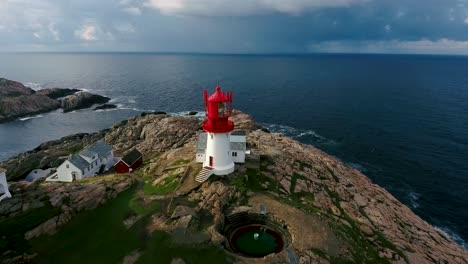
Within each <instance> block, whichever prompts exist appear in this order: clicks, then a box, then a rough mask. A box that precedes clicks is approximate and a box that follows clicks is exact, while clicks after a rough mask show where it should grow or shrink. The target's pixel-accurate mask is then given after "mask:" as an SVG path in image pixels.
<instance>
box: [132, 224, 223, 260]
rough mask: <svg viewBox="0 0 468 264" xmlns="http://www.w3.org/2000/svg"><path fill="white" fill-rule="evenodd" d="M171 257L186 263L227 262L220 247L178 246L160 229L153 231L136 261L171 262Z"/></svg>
mask: <svg viewBox="0 0 468 264" xmlns="http://www.w3.org/2000/svg"><path fill="white" fill-rule="evenodd" d="M173 258H182V259H183V260H184V261H185V263H187V264H197V263H200V264H205V263H216V264H223V263H229V262H228V261H227V259H226V255H225V253H224V251H223V250H222V249H219V248H216V247H208V246H178V245H176V244H173V243H172V241H171V239H170V236H169V235H168V234H167V233H165V232H162V231H155V232H154V233H153V234H152V236H151V237H150V238H149V239H148V244H147V247H146V250H145V251H144V252H143V254H142V256H141V257H140V259H139V260H138V262H137V263H139V264H144V263H158V264H159V263H161V264H164V263H171V260H172V259H173Z"/></svg>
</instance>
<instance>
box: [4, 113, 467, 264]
mask: <svg viewBox="0 0 468 264" xmlns="http://www.w3.org/2000/svg"><path fill="white" fill-rule="evenodd" d="M233 119H234V121H235V123H236V128H238V129H244V130H246V131H247V132H248V134H247V136H248V144H249V146H250V148H251V151H252V154H251V155H250V156H249V159H248V162H247V163H246V164H243V165H236V171H235V173H234V174H232V175H230V176H229V177H225V178H223V177H214V176H212V177H211V178H210V179H209V180H208V181H207V182H205V183H204V184H202V185H200V184H197V183H196V182H194V181H193V177H194V176H195V175H196V173H197V172H198V171H199V170H200V169H201V168H200V167H199V165H196V164H194V163H193V158H194V154H195V145H196V139H197V135H198V133H199V132H200V125H201V123H200V120H198V119H196V118H195V117H192V116H187V117H178V116H170V115H166V114H146V115H142V116H137V117H134V118H131V119H129V120H126V121H123V122H120V123H119V124H116V125H115V126H114V127H112V128H110V129H109V130H105V131H101V132H98V133H93V134H81V135H77V136H71V137H67V138H64V139H62V140H58V141H54V142H49V143H44V144H42V145H41V146H39V147H38V148H36V149H35V150H33V151H30V152H28V153H23V154H20V155H18V156H17V157H14V158H12V159H11V160H8V161H5V162H3V163H1V164H0V167H6V168H7V169H8V170H9V178H10V179H11V178H16V177H18V176H19V175H21V174H24V173H26V172H27V171H28V170H29V169H32V168H33V167H34V166H33V165H32V164H34V165H35V166H36V165H37V164H40V166H51V165H52V164H54V162H57V158H58V157H59V156H61V155H66V154H67V153H70V152H73V151H76V150H77V148H80V147H82V146H85V145H88V144H91V143H93V142H95V141H97V140H98V139H100V138H105V140H106V141H107V142H108V143H110V144H112V145H113V147H114V151H115V152H116V153H117V155H121V154H125V153H127V152H128V151H130V150H131V149H133V148H138V150H140V151H141V152H142V153H143V154H144V156H145V165H144V167H143V168H141V169H140V170H139V171H138V173H137V174H136V175H135V176H138V177H139V178H140V181H143V183H144V184H145V186H146V187H145V188H144V190H143V191H142V192H138V193H137V194H136V195H137V196H136V198H135V199H136V201H139V202H140V203H141V204H140V207H138V208H139V209H138V211H139V212H140V211H142V209H141V208H147V210H148V212H149V213H150V214H152V215H151V219H152V220H151V221H150V223H149V224H148V226H147V228H146V229H147V230H148V232H150V233H149V234H148V236H151V232H154V231H155V230H160V231H164V232H168V233H170V234H172V239H173V242H174V243H176V244H177V243H182V244H183V243H188V242H187V241H190V243H195V244H197V243H198V244H201V245H212V246H217V245H218V246H219V245H222V244H223V243H224V241H225V238H224V236H223V235H221V232H222V230H221V229H222V228H221V227H222V226H223V224H224V216H225V215H228V214H229V212H232V211H235V210H241V209H242V210H244V209H245V210H251V211H255V210H258V209H256V208H259V207H260V205H263V206H266V207H267V208H268V215H269V217H270V218H271V219H275V220H276V221H278V222H279V223H282V224H283V226H284V227H285V228H287V230H288V232H289V234H290V236H291V241H290V244H289V249H290V251H291V252H294V253H293V254H294V255H295V259H296V260H297V263H337V262H338V263H344V262H352V263H468V252H467V251H466V250H464V249H463V248H462V247H461V246H459V245H458V244H456V243H455V242H453V241H452V240H451V239H450V238H448V237H447V236H446V235H445V234H443V233H441V232H440V231H438V230H436V229H434V228H433V227H432V226H431V225H430V224H428V223H427V222H425V221H424V220H422V219H421V218H420V217H418V216H417V215H415V214H414V213H413V212H412V211H411V210H410V209H409V208H408V207H407V206H405V205H404V204H402V203H401V202H399V201H398V200H397V199H395V198H394V197H393V196H392V195H391V194H390V193H389V192H387V191H386V190H385V189H383V188H381V187H379V186H378V185H376V184H374V183H372V181H371V180H369V178H367V177H366V176H365V175H363V174H362V173H360V172H359V171H357V170H355V169H352V168H350V167H348V166H346V165H345V164H343V163H342V162H340V161H339V160H337V159H336V158H334V157H332V156H330V155H327V154H326V153H324V152H322V151H320V150H318V149H316V148H314V147H312V146H308V145H304V144H301V143H299V142H297V141H295V140H293V139H291V138H288V137H285V136H283V135H281V134H275V133H269V132H268V131H266V130H264V129H261V128H260V127H259V126H258V125H257V124H256V123H255V122H254V121H253V120H252V119H251V118H250V117H249V116H248V115H246V114H244V113H241V112H238V111H235V112H234V116H233ZM18 168H21V169H18ZM90 184H91V185H90V186H92V183H90ZM13 186H19V187H18V188H20V189H21V190H22V191H21V193H23V194H22V195H23V196H22V197H24V195H26V196H27V195H28V194H27V193H29V192H30V191H29V189H28V188H24V187H21V186H22V185H21V184H16V183H15V184H13ZM40 186H41V187H34V188H43V189H47V191H46V193H48V194H47V197H49V198H48V199H49V201H51V203H52V204H55V203H54V202H53V201H55V200H54V199H51V198H50V197H56V196H57V195H58V194H57V193H63V192H64V190H65V189H67V190H66V191H65V192H67V193H68V194H67V195H65V196H70V197H73V196H80V195H79V194H77V195H75V194H73V193H74V192H75V190H74V189H73V188H70V187H66V186H67V185H63V184H54V185H53V186H52V185H50V184H45V185H44V186H43V185H40ZM71 186H73V185H71ZM14 188H17V187H14ZM90 188H93V190H94V188H98V187H96V186H93V187H90ZM99 188H101V187H99ZM172 188H174V189H172ZM14 190H15V189H14ZM34 190H36V189H34ZM76 192H79V191H78V190H76ZM31 195H32V194H31ZM13 196H15V192H13ZM58 196H60V195H58ZM106 197H107V196H106ZM22 199H23V200H25V199H24V198H22ZM103 199H104V200H106V199H108V198H102V196H99V197H98V198H96V199H95V200H94V198H93V199H92V200H93V201H96V202H97V201H102V200H103ZM26 200H31V199H26ZM65 200H67V199H65ZM39 201H41V199H39ZM173 201H178V203H183V204H187V205H190V206H189V208H187V207H184V208H181V207H179V208H178V209H177V207H176V209H174V206H171V204H172V203H173ZM155 202H156V203H158V204H159V205H158V206H157V208H158V209H151V208H153V207H154V203H155ZM22 204H24V202H23V203H22ZM28 206H29V205H28ZM34 206H35V205H34ZM34 206H32V207H34ZM16 207H17V208H16V209H17V210H25V209H19V208H23V206H16ZM154 208H156V207H154ZM26 210H27V209H26ZM145 210H146V209H145ZM0 211H1V210H0ZM7 211H8V212H10V213H9V214H15V213H14V212H13V213H11V211H15V210H12V209H11V207H9V209H8V210H7ZM148 212H146V211H145V213H144V214H147V213H148ZM184 212H185V213H184ZM59 218H60V217H59ZM131 219H134V220H131ZM138 219H140V218H139V217H135V218H130V220H131V221H130V220H129V221H128V222H130V223H134V222H136V221H138ZM207 219H209V220H207ZM56 220H57V219H55V220H53V221H52V222H54V221H56ZM44 225H45V226H44ZM48 226H49V224H48V223H44V224H41V225H39V226H38V227H37V228H35V229H33V230H31V231H30V232H28V233H26V234H25V236H27V237H29V236H35V235H39V234H41V233H44V232H45V233H47V232H48V231H44V230H48V229H49V228H48ZM180 229H182V230H184V231H183V233H182V234H181V233H180V232H178V231H177V230H180ZM200 230H206V232H205V231H203V232H202V231H200ZM207 234H208V236H207ZM177 241H180V242H177ZM142 250H144V249H139V250H137V251H135V252H140V251H142ZM138 254H139V253H138ZM138 254H137V255H138ZM288 254H289V253H286V252H282V253H279V254H273V255H269V256H267V257H265V258H263V259H256V260H252V259H245V258H242V257H233V258H231V261H233V262H238V263H247V262H255V263H290V261H291V258H290V256H289V255H288ZM143 255H144V253H143ZM178 257H180V258H182V259H183V258H184V256H178ZM133 258H137V259H138V256H136V257H135V255H134V254H133V255H132V256H131V259H133Z"/></svg>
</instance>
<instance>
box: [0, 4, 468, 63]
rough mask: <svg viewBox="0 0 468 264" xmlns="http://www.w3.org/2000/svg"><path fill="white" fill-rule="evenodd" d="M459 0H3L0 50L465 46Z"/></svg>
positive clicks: (430, 49) (413, 49) (464, 14)
mask: <svg viewBox="0 0 468 264" xmlns="http://www.w3.org/2000/svg"><path fill="white" fill-rule="evenodd" d="M467 7H468V5H467V4H466V1H461V0H448V1H439V0H426V1H403V0H395V1H377V0H374V1H371V0H248V1H247V0H245V1H241V0H239V1H230V0H198V1H194V0H121V1H111V0H102V1H94V0H93V1H91V0H81V1H80V0H71V1H59V0H3V1H0V17H1V18H2V19H0V51H162V52H164V51H173V52H179V51H180V52H228V53H245V52H247V53H276V52H292V53H297V52H299V53H300V52H323V51H324V52H384V53H385V52H390V53H399V52H403V53H450V54H452V53H453V54H468V34H466V33H467V32H468V8H467Z"/></svg>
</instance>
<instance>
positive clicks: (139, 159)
mask: <svg viewBox="0 0 468 264" xmlns="http://www.w3.org/2000/svg"><path fill="white" fill-rule="evenodd" d="M142 163H143V154H141V153H140V152H139V151H138V150H137V149H134V150H132V151H130V153H128V154H127V155H125V157H123V158H122V159H121V160H120V161H119V162H117V164H115V167H114V168H115V172H116V173H127V172H133V171H135V170H136V169H138V168H139V167H140V166H141V164H142Z"/></svg>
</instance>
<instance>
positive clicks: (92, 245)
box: [30, 187, 147, 264]
mask: <svg viewBox="0 0 468 264" xmlns="http://www.w3.org/2000/svg"><path fill="white" fill-rule="evenodd" d="M134 195H135V187H133V188H131V189H129V190H126V191H124V192H122V193H121V194H119V196H117V198H115V199H113V200H111V201H109V202H108V203H106V204H105V205H103V206H100V207H98V208H96V209H94V210H91V211H84V212H81V213H79V214H78V215H76V216H75V217H74V218H73V219H71V220H70V222H68V223H67V224H65V225H64V226H63V227H61V229H60V230H59V232H58V233H56V234H55V235H52V236H49V235H44V236H41V237H38V238H35V239H32V240H31V241H30V244H31V249H30V253H38V255H37V257H36V258H34V260H33V262H34V263H67V264H73V263H119V262H121V261H122V259H123V258H124V257H125V256H126V255H128V254H130V252H132V251H134V250H135V249H137V248H139V247H140V246H141V243H142V240H141V239H142V238H144V237H145V233H146V229H145V224H146V220H147V218H143V219H141V220H140V221H138V222H137V223H135V224H134V225H133V226H132V227H131V228H130V229H127V228H126V227H125V225H124V223H123V221H124V220H125V219H127V218H128V216H129V215H131V214H132V209H131V208H130V206H129V202H130V200H131V199H132V197H133V196H134Z"/></svg>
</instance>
